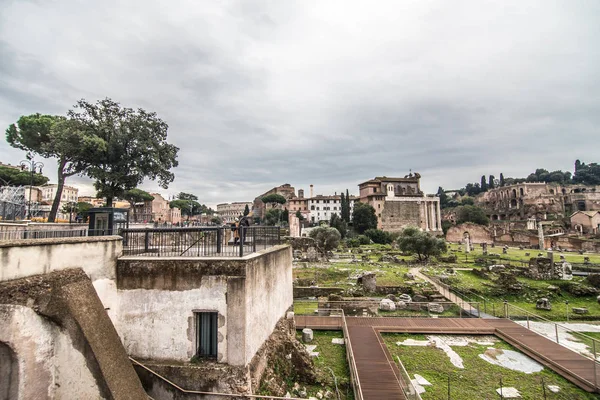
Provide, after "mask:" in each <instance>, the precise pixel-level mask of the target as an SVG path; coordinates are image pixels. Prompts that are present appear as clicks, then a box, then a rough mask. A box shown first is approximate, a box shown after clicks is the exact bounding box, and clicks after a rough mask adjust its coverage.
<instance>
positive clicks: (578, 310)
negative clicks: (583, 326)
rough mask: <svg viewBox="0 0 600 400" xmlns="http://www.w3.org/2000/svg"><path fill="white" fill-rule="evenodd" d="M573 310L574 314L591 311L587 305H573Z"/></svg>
mask: <svg viewBox="0 0 600 400" xmlns="http://www.w3.org/2000/svg"><path fill="white" fill-rule="evenodd" d="M571 311H573V313H574V314H588V313H589V312H590V311H589V310H588V309H587V307H573V308H572V309H571Z"/></svg>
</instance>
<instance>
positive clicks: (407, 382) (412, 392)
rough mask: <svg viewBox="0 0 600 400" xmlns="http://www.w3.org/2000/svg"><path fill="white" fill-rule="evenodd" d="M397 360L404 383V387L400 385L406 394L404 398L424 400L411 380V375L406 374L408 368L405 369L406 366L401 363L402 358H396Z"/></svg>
mask: <svg viewBox="0 0 600 400" xmlns="http://www.w3.org/2000/svg"><path fill="white" fill-rule="evenodd" d="M396 360H398V370H399V371H400V379H402V381H403V383H404V384H403V385H400V388H402V393H404V398H405V399H407V400H422V398H421V395H420V394H419V391H418V390H417V388H416V387H415V385H414V384H413V381H412V379H410V375H408V372H406V368H404V364H402V361H400V357H398V356H396Z"/></svg>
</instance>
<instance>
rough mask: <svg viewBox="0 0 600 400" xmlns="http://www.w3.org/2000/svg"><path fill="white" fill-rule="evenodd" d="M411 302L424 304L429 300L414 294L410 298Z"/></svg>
mask: <svg viewBox="0 0 600 400" xmlns="http://www.w3.org/2000/svg"><path fill="white" fill-rule="evenodd" d="M412 301H414V302H416V303H425V302H427V301H429V299H428V298H427V297H425V296H423V295H420V294H415V295H414V296H413V298H412Z"/></svg>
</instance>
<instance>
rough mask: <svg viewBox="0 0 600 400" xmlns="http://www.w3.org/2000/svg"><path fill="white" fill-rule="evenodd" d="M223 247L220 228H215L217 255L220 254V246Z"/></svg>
mask: <svg viewBox="0 0 600 400" xmlns="http://www.w3.org/2000/svg"><path fill="white" fill-rule="evenodd" d="M222 245H223V232H222V229H221V228H217V253H221V246H222Z"/></svg>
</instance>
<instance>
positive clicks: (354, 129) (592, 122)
mask: <svg viewBox="0 0 600 400" xmlns="http://www.w3.org/2000/svg"><path fill="white" fill-rule="evenodd" d="M104 97H110V98H112V99H113V100H116V101H119V102H120V103H121V104H123V105H125V106H129V107H134V108H136V107H142V108H145V109H147V110H151V111H156V112H157V113H158V115H159V116H160V117H161V118H162V119H164V120H165V121H166V122H167V123H168V124H169V141H170V142H171V143H173V144H175V145H177V146H178V147H180V149H181V150H180V153H179V158H178V159H179V167H178V168H176V169H175V171H174V172H175V175H176V179H175V182H173V183H172V184H171V186H170V188H169V189H168V190H167V191H164V190H162V192H163V193H164V194H166V195H168V194H174V193H177V192H179V191H186V192H192V193H196V194H197V195H199V197H200V200H201V201H202V202H205V203H207V204H211V205H215V204H217V203H219V202H228V201H243V200H252V199H253V198H254V197H255V196H257V195H259V194H261V193H262V192H264V191H266V190H268V189H269V188H271V187H273V186H275V185H279V184H282V183H291V184H292V185H293V186H295V187H296V189H299V188H304V189H308V185H309V184H311V183H312V184H314V185H315V192H316V193H323V194H327V193H332V192H334V191H338V192H339V191H340V190H345V189H346V188H348V189H350V192H354V193H356V192H357V184H358V183H359V182H362V181H364V180H367V179H370V178H372V177H374V176H378V175H387V176H403V175H405V174H407V173H408V171H409V169H412V170H413V171H418V172H419V173H421V175H422V176H423V178H422V186H423V187H424V189H425V190H426V191H428V192H434V191H435V190H437V187H438V186H440V185H441V186H443V187H445V188H457V187H460V186H463V185H464V184H465V183H467V182H471V181H478V180H479V178H480V177H481V175H482V174H494V175H496V177H498V175H499V173H500V172H503V173H504V175H505V176H525V175H527V174H529V173H530V172H532V171H533V170H534V169H535V168H536V167H544V168H547V169H564V170H571V171H572V169H573V163H574V161H575V159H577V158H579V159H581V160H582V161H584V162H598V161H600V157H599V155H598V138H599V137H600V128H599V127H600V2H598V1H593V0H590V1H584V0H582V1H570V0H565V1H549V0H543V1H539V2H538V1H522V0H519V1H514V2H509V1H502V2H498V1H482V0H473V1H445V0H442V1H424V0H417V1H406V0H404V1H389V2H385V1H382V0H378V1H375V2H373V1H349V0H343V1H326V0H316V1H308V0H303V1H287V0H274V1H239V2H237V1H213V0H211V1H208V0H207V1H197V0H190V1H178V0H175V1H171V2H167V1H161V2H157V1H150V0H143V1H141V0H140V1H133V0H128V1H113V0H103V1H96V2H89V1H83V0H82V1H70V0H60V1H50V0H37V1H25V0H18V1H17V0H0V126H2V129H5V127H7V126H8V125H9V124H10V123H13V122H14V121H16V120H17V119H18V117H19V116H20V115H23V114H30V113H35V112H40V113H48V114H64V113H65V112H66V111H67V110H68V109H69V108H71V106H72V105H73V104H74V103H75V102H76V101H77V100H78V99H80V98H85V99H87V100H91V101H93V100H97V99H101V98H104ZM23 155H24V154H23V152H21V151H19V150H16V149H13V148H11V147H10V146H8V144H7V143H6V142H5V141H4V140H3V141H1V142H0V161H3V162H10V163H13V164H14V163H18V162H19V161H20V160H21V159H22V158H23ZM45 163H46V165H47V168H46V171H45V172H47V174H48V175H49V176H50V177H51V178H52V179H55V177H56V173H55V172H54V171H53V170H54V169H55V163H53V162H52V161H45ZM67 183H69V184H72V185H75V186H78V187H80V188H81V190H82V192H83V193H84V194H87V193H89V194H92V192H93V189H92V186H91V182H90V181H89V180H86V179H85V178H77V177H76V178H71V179H70V180H69V181H68V182H67ZM142 187H143V188H145V189H147V190H154V189H156V188H157V186H156V185H155V184H153V183H152V182H147V183H144V185H143V186H142ZM307 192H308V190H307Z"/></svg>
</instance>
